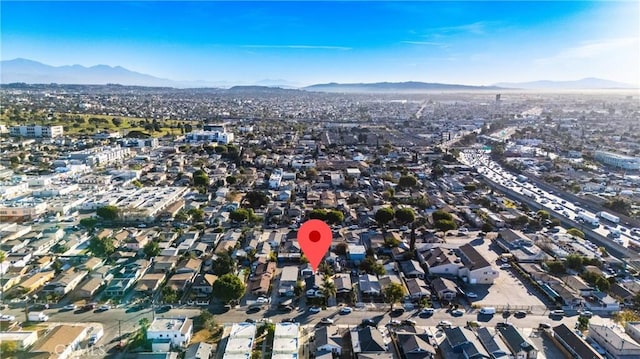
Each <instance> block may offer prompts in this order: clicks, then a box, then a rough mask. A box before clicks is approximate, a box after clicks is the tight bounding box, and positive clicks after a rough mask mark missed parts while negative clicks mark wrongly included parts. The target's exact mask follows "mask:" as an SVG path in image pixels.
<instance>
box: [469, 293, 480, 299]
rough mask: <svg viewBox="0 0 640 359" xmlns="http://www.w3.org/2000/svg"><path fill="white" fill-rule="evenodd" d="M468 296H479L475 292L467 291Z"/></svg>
mask: <svg viewBox="0 0 640 359" xmlns="http://www.w3.org/2000/svg"><path fill="white" fill-rule="evenodd" d="M467 297H468V298H478V295H477V294H476V293H474V292H468V293H467Z"/></svg>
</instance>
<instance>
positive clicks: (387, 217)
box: [374, 207, 395, 226]
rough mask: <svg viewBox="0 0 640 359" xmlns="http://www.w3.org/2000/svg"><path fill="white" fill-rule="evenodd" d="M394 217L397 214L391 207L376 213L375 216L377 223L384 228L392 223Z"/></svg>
mask: <svg viewBox="0 0 640 359" xmlns="http://www.w3.org/2000/svg"><path fill="white" fill-rule="evenodd" d="M394 217H395V212H394V211H393V208H390V207H383V208H380V209H379V210H377V211H376V214H375V216H374V218H375V220H376V222H378V224H380V225H381V226H384V225H385V224H387V223H389V222H390V221H392V220H393V218H394Z"/></svg>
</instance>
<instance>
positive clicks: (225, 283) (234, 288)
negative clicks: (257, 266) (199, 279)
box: [213, 273, 245, 303]
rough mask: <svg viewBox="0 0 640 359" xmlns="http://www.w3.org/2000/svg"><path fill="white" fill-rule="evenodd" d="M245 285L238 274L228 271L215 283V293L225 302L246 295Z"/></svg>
mask: <svg viewBox="0 0 640 359" xmlns="http://www.w3.org/2000/svg"><path fill="white" fill-rule="evenodd" d="M244 291H245V285H244V283H243V282H242V280H240V278H238V277H237V276H236V275H234V274H231V273H227V274H225V275H223V276H222V277H220V278H218V280H217V281H216V282H215V283H214V284H213V295H214V296H216V297H217V298H218V299H220V300H222V301H223V302H224V303H229V302H230V301H232V300H237V299H240V298H241V297H242V296H243V295H244Z"/></svg>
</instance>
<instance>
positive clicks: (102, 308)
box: [98, 304, 111, 312]
mask: <svg viewBox="0 0 640 359" xmlns="http://www.w3.org/2000/svg"><path fill="white" fill-rule="evenodd" d="M109 309H111V306H110V305H109V304H103V305H101V306H100V307H99V308H98V310H99V311H101V312H106V311H107V310H109Z"/></svg>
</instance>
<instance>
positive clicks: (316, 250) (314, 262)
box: [298, 219, 333, 272]
mask: <svg viewBox="0 0 640 359" xmlns="http://www.w3.org/2000/svg"><path fill="white" fill-rule="evenodd" d="M332 237H333V235H332V234H331V228H329V226H328V225H327V224H326V223H324V222H323V221H321V220H319V219H311V220H308V221H306V222H304V223H303V224H302V226H301V227H300V229H299V230H298V243H300V248H302V253H304V255H305V256H306V257H307V258H308V259H309V263H310V264H311V267H312V268H313V271H314V272H317V271H318V265H319V264H320V262H321V261H322V258H324V255H325V254H326V253H327V250H328V249H329V247H330V246H331V240H332V239H333V238H332Z"/></svg>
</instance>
